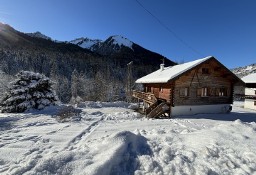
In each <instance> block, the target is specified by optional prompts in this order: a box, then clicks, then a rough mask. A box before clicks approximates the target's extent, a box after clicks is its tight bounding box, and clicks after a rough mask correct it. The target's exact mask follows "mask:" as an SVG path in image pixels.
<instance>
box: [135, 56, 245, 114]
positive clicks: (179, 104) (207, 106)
mask: <svg viewBox="0 0 256 175" xmlns="http://www.w3.org/2000/svg"><path fill="white" fill-rule="evenodd" d="M237 82H241V83H242V84H243V82H242V81H241V80H240V79H239V78H238V77H237V76H236V75H235V74H233V73H232V72H231V71H230V70H229V69H228V68H226V67H225V66H224V65H223V64H221V63H220V62H219V61H218V60H217V59H216V58H214V57H212V56H209V57H206V58H202V59H199V60H195V61H191V62H187V63H184V64H180V65H175V66H172V67H164V65H163V64H162V65H160V69H159V70H157V71H155V72H153V73H151V74H148V75H146V76H144V77H142V78H140V79H138V80H136V83H142V84H143V87H144V91H143V92H142V91H133V97H135V98H137V99H139V100H141V101H143V112H144V113H145V114H146V116H147V117H161V116H163V115H166V114H168V115H170V116H176V115H191V114H198V113H226V112H229V111H230V110H231V109H232V106H231V104H232V103H233V88H234V84H235V83H237Z"/></svg>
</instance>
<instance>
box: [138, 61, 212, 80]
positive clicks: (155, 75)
mask: <svg viewBox="0 0 256 175" xmlns="http://www.w3.org/2000/svg"><path fill="white" fill-rule="evenodd" d="M210 58H213V57H212V56H208V57H205V58H202V59H198V60H195V61H191V62H187V63H184V64H179V65H175V66H170V67H165V68H164V69H163V70H161V69H158V70H157V71H155V72H152V73H151V74H148V75H146V76H144V77H142V78H139V79H138V80H136V83H167V82H168V81H169V80H171V79H173V78H175V77H177V76H179V75H181V74H182V73H184V72H186V71H188V70H190V69H192V68H194V67H195V66H197V65H199V64H201V63H203V62H205V61H206V60H208V59H210Z"/></svg>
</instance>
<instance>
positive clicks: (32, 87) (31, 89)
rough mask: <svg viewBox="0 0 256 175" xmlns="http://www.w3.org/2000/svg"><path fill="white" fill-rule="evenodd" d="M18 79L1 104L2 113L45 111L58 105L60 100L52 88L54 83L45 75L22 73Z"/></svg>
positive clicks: (12, 84) (18, 75)
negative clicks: (31, 110)
mask: <svg viewBox="0 0 256 175" xmlns="http://www.w3.org/2000/svg"><path fill="white" fill-rule="evenodd" d="M16 77H17V79H16V80H15V81H13V82H12V83H11V85H10V87H9V89H8V91H7V93H6V94H5V95H4V97H3V99H2V100H1V102H0V106H1V111H2V112H24V111H26V110H28V109H32V108H33V109H43V108H44V107H46V106H49V105H55V104H56V103H57V101H58V98H57V96H56V95H55V93H54V91H53V90H52V88H51V86H52V83H51V81H50V79H49V78H47V77H46V76H44V75H43V74H39V73H34V72H30V71H21V72H20V73H18V74H17V75H16Z"/></svg>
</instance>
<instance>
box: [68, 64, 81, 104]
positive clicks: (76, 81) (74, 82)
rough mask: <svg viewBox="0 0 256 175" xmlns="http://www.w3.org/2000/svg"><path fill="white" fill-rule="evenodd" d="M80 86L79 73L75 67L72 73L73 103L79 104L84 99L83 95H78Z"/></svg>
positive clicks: (71, 101)
mask: <svg viewBox="0 0 256 175" xmlns="http://www.w3.org/2000/svg"><path fill="white" fill-rule="evenodd" d="M78 88H79V74H78V72H77V70H76V69H75V70H74V71H73V72H72V75H71V95H72V97H71V100H70V103H71V104H77V103H79V102H81V101H82V99H81V97H80V96H79V95H78V90H79V89H78Z"/></svg>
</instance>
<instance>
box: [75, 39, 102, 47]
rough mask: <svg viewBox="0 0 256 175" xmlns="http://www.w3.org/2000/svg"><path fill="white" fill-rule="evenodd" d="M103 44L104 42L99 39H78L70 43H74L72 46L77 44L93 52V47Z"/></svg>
mask: <svg viewBox="0 0 256 175" xmlns="http://www.w3.org/2000/svg"><path fill="white" fill-rule="evenodd" d="M101 42H102V41H101V40H99V39H90V38H84V37H81V38H77V39H74V40H72V41H70V43H72V44H76V45H78V46H80V47H82V48H85V49H90V50H92V46H93V45H95V44H98V43H101Z"/></svg>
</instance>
